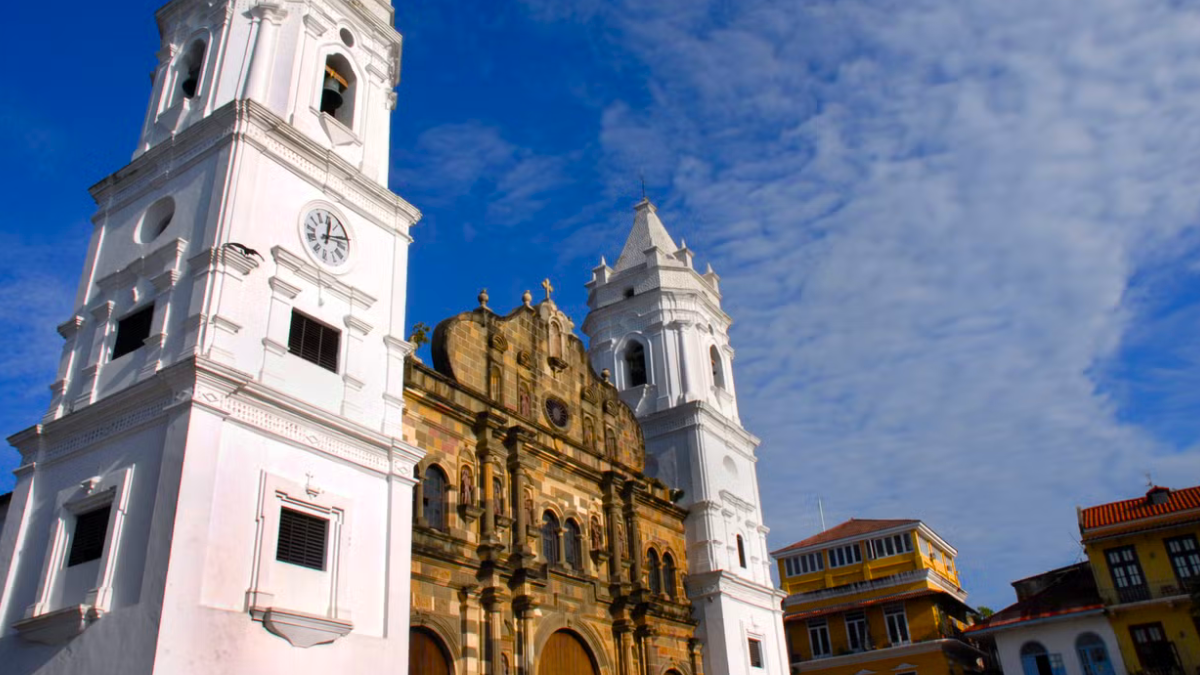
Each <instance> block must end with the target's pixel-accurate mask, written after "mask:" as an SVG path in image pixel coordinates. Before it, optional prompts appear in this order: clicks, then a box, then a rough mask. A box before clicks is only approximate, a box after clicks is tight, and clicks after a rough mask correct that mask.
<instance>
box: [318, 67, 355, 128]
mask: <svg viewBox="0 0 1200 675" xmlns="http://www.w3.org/2000/svg"><path fill="white" fill-rule="evenodd" d="M356 85H357V79H356V78H355V76H354V69H353V68H351V67H350V61H349V60H347V59H346V57H344V56H342V55H341V54H330V55H329V57H328V58H326V59H325V73H324V75H323V76H322V84H321V112H323V113H325V114H327V115H329V116H330V117H332V118H333V119H335V120H337V121H339V122H341V123H342V124H344V125H345V126H347V127H353V126H354V97H355V95H356V94H357V89H358V87H357V86H356Z"/></svg>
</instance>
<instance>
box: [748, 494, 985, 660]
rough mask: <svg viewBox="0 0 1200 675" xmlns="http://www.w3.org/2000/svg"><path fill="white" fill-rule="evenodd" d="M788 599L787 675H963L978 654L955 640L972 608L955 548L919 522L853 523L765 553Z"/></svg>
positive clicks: (976, 658)
mask: <svg viewBox="0 0 1200 675" xmlns="http://www.w3.org/2000/svg"><path fill="white" fill-rule="evenodd" d="M771 555H772V557H773V558H775V560H776V562H777V564H778V565H779V578H780V579H781V580H782V581H783V589H784V591H786V592H787V593H788V598H787V600H785V601H784V626H785V630H786V633H787V639H788V652H789V654H790V658H791V664H792V672H793V673H821V674H822V675H875V674H878V675H962V674H963V673H967V672H977V671H979V670H981V669H982V657H983V653H982V652H980V651H978V650H977V649H975V648H974V647H972V646H970V645H969V644H967V643H966V642H964V641H963V640H962V639H960V636H961V633H962V629H963V628H965V627H966V625H967V621H968V618H969V616H971V615H972V614H973V610H972V609H971V608H970V607H968V606H967V604H966V598H967V594H966V592H965V591H963V589H962V587H961V586H960V585H959V581H958V570H957V569H956V568H955V564H954V559H955V557H956V556H957V555H958V551H957V550H955V549H954V547H953V546H951V545H950V544H948V543H946V541H945V540H943V539H942V538H941V537H939V536H938V535H937V534H936V533H935V532H934V531H933V530H931V529H929V527H927V526H926V525H925V524H924V523H922V522H921V521H919V520H856V519H853V518H852V519H850V520H849V521H847V522H845V523H842V524H841V525H838V526H837V527H834V528H832V529H830V530H827V531H825V532H822V533H821V534H818V535H816V536H814V537H809V538H808V539H805V540H804V541H800V542H797V543H795V544H792V545H791V546H788V547H786V548H783V549H780V550H778V551H775V552H774V553H772V554H771Z"/></svg>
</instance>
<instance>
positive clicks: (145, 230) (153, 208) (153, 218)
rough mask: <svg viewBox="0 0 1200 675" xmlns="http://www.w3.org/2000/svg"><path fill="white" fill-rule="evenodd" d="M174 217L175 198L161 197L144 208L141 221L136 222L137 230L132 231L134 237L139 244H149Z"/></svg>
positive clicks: (164, 229)
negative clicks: (144, 211)
mask: <svg viewBox="0 0 1200 675" xmlns="http://www.w3.org/2000/svg"><path fill="white" fill-rule="evenodd" d="M174 217H175V200H174V199H172V198H170V197H163V198H162V199H160V200H158V201H156V202H154V203H153V204H151V205H150V208H148V209H146V213H145V214H144V215H143V216H142V222H141V223H139V224H138V227H137V232H135V233H134V238H135V239H136V240H137V242H138V243H139V244H149V243H150V242H152V241H154V240H155V239H158V236H159V235H160V234H162V233H163V232H165V231H166V230H167V227H169V226H170V225H171V219H172V218H174Z"/></svg>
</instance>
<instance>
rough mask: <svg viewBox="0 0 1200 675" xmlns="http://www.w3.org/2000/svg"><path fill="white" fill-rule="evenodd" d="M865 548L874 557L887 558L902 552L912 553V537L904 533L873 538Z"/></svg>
mask: <svg viewBox="0 0 1200 675" xmlns="http://www.w3.org/2000/svg"><path fill="white" fill-rule="evenodd" d="M867 550H868V552H869V553H871V554H872V557H875V558H887V557H889V556H893V555H900V554H902V553H912V550H913V547H912V537H911V536H910V535H908V534H907V533H905V534H894V535H892V536H890V537H883V538H882V539H875V540H872V541H871V542H870V543H869V544H868V549H867Z"/></svg>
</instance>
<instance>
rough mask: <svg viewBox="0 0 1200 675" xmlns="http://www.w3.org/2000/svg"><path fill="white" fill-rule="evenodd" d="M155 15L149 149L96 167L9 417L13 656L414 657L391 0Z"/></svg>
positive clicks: (259, 668) (5, 582)
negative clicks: (84, 234) (53, 320)
mask: <svg viewBox="0 0 1200 675" xmlns="http://www.w3.org/2000/svg"><path fill="white" fill-rule="evenodd" d="M116 11H121V10H119V9H118V10H116ZM131 18H136V17H131ZM155 18H156V19H157V24H158V28H159V34H160V36H159V37H160V41H159V48H158V51H157V58H158V65H157V67H156V69H155V71H154V74H153V88H152V91H151V95H150V101H149V105H148V107H147V110H146V116H145V119H144V122H143V123H142V126H141V134H140V138H139V140H138V144H137V147H136V149H135V152H134V155H133V159H132V161H131V162H130V163H129V164H128V165H127V166H125V167H123V168H121V169H118V170H117V171H116V172H115V173H113V174H112V175H111V176H109V177H107V178H105V179H104V180H102V181H100V182H99V183H97V184H96V185H95V186H93V187H92V189H91V193H92V196H93V197H94V198H95V201H96V204H97V212H96V214H95V216H94V217H93V223H94V231H93V233H92V240H91V246H90V248H89V252H88V258H87V260H86V263H85V268H84V271H83V275H82V278H81V280H80V286H79V293H78V294H77V298H78V300H77V304H76V306H75V307H74V309H73V311H72V312H71V314H70V315H69V316H66V317H63V319H64V320H63V322H62V324H61V325H60V326H59V333H60V334H61V335H62V336H63V338H64V340H65V342H64V345H63V352H62V359H61V361H60V365H59V369H58V374H57V378H56V381H55V382H54V384H53V385H52V390H53V398H52V401H51V405H50V407H49V410H48V411H47V413H46V415H45V417H44V418H43V420H42V423H41V424H39V425H35V426H32V427H30V428H29V429H27V430H25V431H23V432H20V433H18V434H16V435H15V436H13V437H12V438H11V441H12V443H13V444H14V445H15V446H16V448H17V449H18V451H19V452H20V453H21V465H20V467H19V468H18V469H17V475H18V479H17V484H16V487H15V490H14V492H13V495H12V500H11V503H10V507H9V512H8V517H7V519H6V520H5V521H4V525H3V527H4V530H3V532H2V533H0V584H2V586H0V626H3V627H4V628H5V630H4V631H0V662H2V663H4V672H5V673H13V674H21V673H33V672H37V673H80V672H89V673H107V672H114V673H115V672H135V673H182V672H187V673H208V672H212V673H244V672H264V671H265V670H271V671H275V670H280V671H282V670H286V671H287V672H289V673H292V674H293V675H298V674H304V673H328V672H340V671H342V670H344V668H345V664H347V663H353V664H354V667H355V669H357V670H361V671H364V672H368V671H371V672H390V673H397V672H398V673H401V674H402V673H404V671H405V664H406V663H407V658H406V655H407V646H408V616H409V600H410V599H409V574H410V572H409V570H410V562H409V560H410V549H411V522H412V486H413V484H414V480H413V467H414V465H415V464H416V463H417V462H418V461H419V460H420V458H421V457H422V456H423V454H424V453H423V451H422V450H421V449H419V448H417V447H414V446H412V445H410V444H408V443H406V442H404V441H403V440H402V439H401V423H402V419H403V415H404V397H403V391H404V389H403V387H404V372H405V359H406V358H407V356H408V354H409V353H410V351H411V349H412V346H411V345H410V344H409V343H408V342H406V341H405V340H404V332H403V331H404V326H405V293H406V289H407V268H408V245H409V243H410V242H411V237H410V230H411V228H412V227H413V226H414V225H415V224H416V223H417V221H418V220H419V219H420V213H419V212H418V211H417V209H415V208H414V207H413V206H412V205H410V204H409V203H408V202H406V201H404V200H403V199H402V198H400V197H399V196H398V195H396V194H393V193H392V192H391V191H389V190H388V189H387V171H388V159H389V158H388V148H389V141H390V139H389V134H390V131H389V125H390V116H391V112H392V110H393V109H394V108H395V105H396V100H397V99H396V93H395V91H394V88H395V86H396V85H397V83H398V78H399V66H400V48H401V37H400V35H399V33H397V32H396V31H395V29H394V28H393V27H392V26H393V19H394V10H393V8H392V6H391V3H390V2H389V1H388V0H353V1H348V0H303V1H299V0H251V1H249V2H247V1H246V0H171V1H170V2H167V3H166V4H165V5H164V6H163V7H162V8H161V9H159V10H158V12H157V14H156V17H155ZM10 628H11V630H10ZM117 645H119V648H116V646H117Z"/></svg>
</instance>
